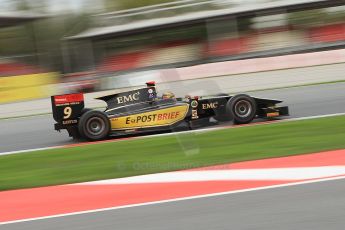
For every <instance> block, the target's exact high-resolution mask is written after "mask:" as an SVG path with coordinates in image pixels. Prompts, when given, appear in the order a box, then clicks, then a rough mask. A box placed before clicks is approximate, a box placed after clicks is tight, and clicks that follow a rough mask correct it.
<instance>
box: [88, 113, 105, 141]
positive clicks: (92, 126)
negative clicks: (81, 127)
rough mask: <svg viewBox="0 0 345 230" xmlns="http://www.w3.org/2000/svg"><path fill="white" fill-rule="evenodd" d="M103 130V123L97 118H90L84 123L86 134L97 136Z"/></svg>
mask: <svg viewBox="0 0 345 230" xmlns="http://www.w3.org/2000/svg"><path fill="white" fill-rule="evenodd" d="M104 129H105V123H104V121H103V120H102V119H101V118H99V117H92V118H90V119H89V120H88V121H87V123H86V130H87V132H88V133H90V134H92V135H94V136H97V135H100V134H101V133H102V132H103V131H104Z"/></svg>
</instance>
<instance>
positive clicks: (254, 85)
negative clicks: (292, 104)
mask: <svg viewBox="0 0 345 230" xmlns="http://www.w3.org/2000/svg"><path fill="white" fill-rule="evenodd" d="M332 52H333V51H332ZM343 52H344V50H343V51H342V50H338V51H337V52H336V54H337V55H335V53H332V55H330V54H331V53H328V52H326V53H324V52H323V53H314V54H313V55H319V56H320V57H323V58H320V59H310V61H305V62H304V61H301V60H305V59H306V60H307V57H308V55H302V54H295V55H291V56H289V57H283V56H282V57H270V58H262V59H252V60H250V61H251V62H252V64H255V63H256V64H255V65H254V66H252V67H248V68H247V69H242V68H237V69H236V68H235V66H236V65H238V63H237V62H242V61H234V63H235V64H236V63H237V64H236V65H235V66H232V64H231V62H226V64H227V65H226V66H230V67H231V66H232V68H234V69H233V70H234V71H235V70H236V71H238V72H235V74H228V75H218V76H213V75H210V76H209V77H207V75H206V74H207V73H209V74H216V73H217V72H216V73H214V72H213V71H209V70H208V69H210V70H212V69H213V70H214V69H215V68H208V67H207V66H208V65H215V64H217V65H220V63H213V64H212V63H211V64H206V65H202V66H199V67H198V66H195V67H188V68H200V69H199V70H198V71H199V74H197V73H198V72H196V71H191V72H189V71H190V69H184V68H182V69H178V68H177V69H166V70H160V71H159V72H148V73H147V74H145V73H144V74H143V73H138V74H137V75H131V76H130V77H128V76H126V77H124V78H123V82H122V83H121V79H122V78H105V79H104V81H105V82H104V84H105V85H106V86H107V87H109V86H110V88H113V89H112V90H106V91H99V92H93V93H87V94H85V103H86V106H87V107H89V108H97V107H99V108H105V103H104V102H103V101H99V100H95V99H94V98H96V97H100V96H104V95H108V94H111V93H117V92H121V91H126V90H130V89H133V88H137V87H142V86H143V85H145V81H147V80H148V79H149V80H155V81H157V83H158V84H157V90H158V94H159V95H161V94H162V93H163V92H165V91H172V92H174V93H175V94H176V95H177V96H179V97H184V96H185V95H186V94H189V95H211V94H214V95H215V94H219V93H232V94H235V93H240V92H248V91H253V90H262V89H269V88H279V87H289V86H298V85H305V84H317V83H325V82H332V81H345V74H344V69H345V61H344V59H345V57H344V53H343ZM309 55H310V54H309ZM284 58H287V59H285V60H290V61H289V62H283V61H282V60H284ZM315 60H318V62H315ZM321 60H323V62H322V61H321ZM247 61H249V60H247ZM263 63H266V64H263ZM268 66H269V68H267V67H268ZM186 68H187V67H186ZM226 68H227V67H226ZM226 68H225V70H226V71H228V70H227V69H226ZM255 68H260V69H261V71H257V70H258V69H255ZM216 69H217V68H216ZM244 70H246V71H247V72H244ZM203 71H205V72H203ZM218 71H224V69H223V70H222V69H221V68H219V69H218ZM181 74H185V77H188V78H189V79H183V76H182V75H181ZM128 79H131V81H128ZM171 79H175V80H176V81H170V80H171ZM107 81H108V82H107ZM112 84H113V85H112ZM128 85H130V87H128ZM277 99H279V98H277ZM50 112H51V105H50V98H45V99H40V100H32V101H28V102H16V103H7V104H0V118H6V117H16V116H27V115H35V114H42V113H50Z"/></svg>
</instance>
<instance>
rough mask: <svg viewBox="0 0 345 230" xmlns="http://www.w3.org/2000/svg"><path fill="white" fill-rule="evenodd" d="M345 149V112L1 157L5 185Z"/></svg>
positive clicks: (61, 181)
mask: <svg viewBox="0 0 345 230" xmlns="http://www.w3.org/2000/svg"><path fill="white" fill-rule="evenodd" d="M344 148H345V116H337V117H330V118H319V119H312V120H304V121H293V122H283V123H276V124H270V125H258V126H248V127H242V128H235V129H223V130H217V131H210V132H204V133H184V134H183V133H180V134H178V133H177V134H176V135H172V136H161V137H152V138H145V139H137V140H128V141H121V142H111V143H101V144H95V145H87V146H82V147H72V148H67V149H54V150H45V151H39V152H32V153H25V154H16V155H7V156H1V157H0V165H1V166H0V190H9V189H18V188H28V187H37V186H46V185H56V184H66V183H75V182H83V181H92V180H99V179H108V178H118V177H126V176H133V175H140V174H148V173H157V172H164V171H172V170H178V169H186V168H193V167H201V166H206V165H216V164H223V163H230V162H239V161H247V160H254V159H262V158H272V157H280V156H288V155H296V154H303V153H311V152H319V151H325V150H333V149H344Z"/></svg>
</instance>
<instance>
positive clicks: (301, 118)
mask: <svg viewBox="0 0 345 230" xmlns="http://www.w3.org/2000/svg"><path fill="white" fill-rule="evenodd" d="M343 115H345V113H334V114H327V115H318V116H309V117H299V118H289V119H284V120H275V121H274V122H257V123H252V124H249V125H243V126H242V125H239V126H220V127H212V128H203V129H196V130H188V131H181V132H173V133H161V134H154V135H146V136H141V137H133V138H128V139H124V140H122V141H128V140H134V139H143V138H154V137H160V136H171V135H180V134H186V133H202V132H210V131H215V130H220V129H228V128H242V127H248V126H258V125H270V124H275V123H282V122H291V121H302V120H311V119H316V118H326V117H336V116H343ZM116 141H121V138H120V139H114V142H116ZM110 142H111V141H109V142H103V141H100V142H94V144H97V143H110ZM64 147H73V146H72V145H71V146H69V145H60V146H53V147H46V148H36V149H26V150H19V151H10V152H3V153H0V156H3V155H11V154H19V153H28V152H33V151H42V150H47V149H57V148H64Z"/></svg>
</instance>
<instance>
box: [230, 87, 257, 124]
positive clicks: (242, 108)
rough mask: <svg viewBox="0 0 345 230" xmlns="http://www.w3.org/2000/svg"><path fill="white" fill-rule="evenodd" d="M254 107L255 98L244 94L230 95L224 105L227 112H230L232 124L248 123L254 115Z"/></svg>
mask: <svg viewBox="0 0 345 230" xmlns="http://www.w3.org/2000/svg"><path fill="white" fill-rule="evenodd" d="M256 107H257V106H256V102H255V100H254V99H253V98H252V97H250V96H248V95H246V94H239V95H236V96H234V97H232V98H231V99H230V100H229V101H228V103H227V105H226V109H227V114H231V116H232V117H233V120H234V124H248V123H250V122H251V121H252V120H253V119H254V118H255V116H256Z"/></svg>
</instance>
